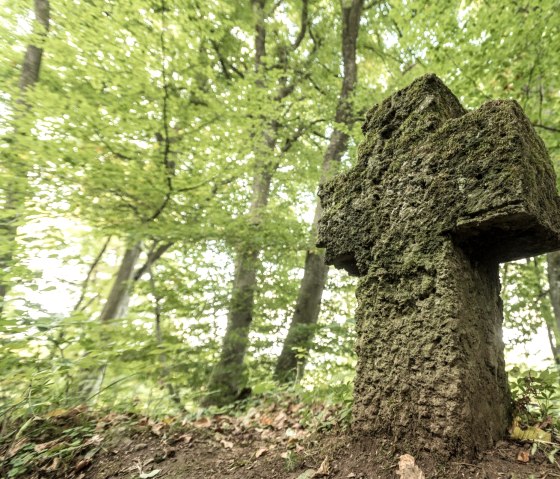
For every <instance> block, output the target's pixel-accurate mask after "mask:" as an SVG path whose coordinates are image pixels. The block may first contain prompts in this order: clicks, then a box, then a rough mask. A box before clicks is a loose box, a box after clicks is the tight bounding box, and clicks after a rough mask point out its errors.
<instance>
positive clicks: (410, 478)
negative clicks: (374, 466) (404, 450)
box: [397, 454, 426, 479]
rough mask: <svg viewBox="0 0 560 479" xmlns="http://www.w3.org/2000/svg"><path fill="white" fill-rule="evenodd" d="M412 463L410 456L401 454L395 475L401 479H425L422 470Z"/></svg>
mask: <svg viewBox="0 0 560 479" xmlns="http://www.w3.org/2000/svg"><path fill="white" fill-rule="evenodd" d="M414 462H415V461H414V457H412V456H411V455H410V454H403V455H402V456H401V457H400V458H399V470H398V471H397V475H398V476H401V479H426V476H425V475H424V473H423V472H422V470H421V469H420V468H419V467H418V466H417V465H416V464H415V463H414Z"/></svg>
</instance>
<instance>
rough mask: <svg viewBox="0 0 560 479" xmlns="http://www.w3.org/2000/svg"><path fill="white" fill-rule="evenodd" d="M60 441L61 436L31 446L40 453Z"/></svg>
mask: <svg viewBox="0 0 560 479" xmlns="http://www.w3.org/2000/svg"><path fill="white" fill-rule="evenodd" d="M61 441H62V438H58V439H53V440H52V441H49V442H44V443H42V444H35V447H34V448H33V450H34V451H35V452H36V453H37V454H40V453H42V452H44V451H46V450H47V449H50V448H51V447H53V446H55V445H57V444H58V443H59V442H61Z"/></svg>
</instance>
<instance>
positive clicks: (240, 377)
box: [202, 0, 276, 406]
mask: <svg viewBox="0 0 560 479" xmlns="http://www.w3.org/2000/svg"><path fill="white" fill-rule="evenodd" d="M264 7H265V0H253V9H254V12H255V15H256V23H255V70H256V71H257V73H258V72H259V70H260V69H261V68H262V65H261V62H262V57H263V56H264V55H265V53H266V25H265V13H264ZM275 129H276V126H275V125H272V131H271V132H265V133H264V134H263V137H264V138H263V140H264V141H263V143H262V150H263V151H262V152H260V153H261V154H260V155H259V156H260V157H261V158H266V157H267V156H268V157H271V156H273V155H274V147H275V145H276V140H275V133H276V131H275ZM257 154H259V153H257ZM273 170H274V166H273V162H271V161H266V162H261V163H260V165H259V166H258V167H257V171H256V174H255V176H254V178H253V186H252V199H251V205H250V210H249V223H250V225H251V226H252V227H254V228H258V227H259V225H260V217H261V212H262V210H263V209H264V208H265V207H266V205H267V204H268V199H269V196H270V185H271V182H272V172H273ZM260 249H261V245H260V244H257V243H255V242H254V241H247V242H246V243H245V244H244V245H243V246H242V248H241V249H240V250H239V251H238V253H237V261H236V264H235V272H234V279H233V285H232V292H231V299H230V305H229V311H228V319H227V329H226V333H225V336H224V339H223V343H222V350H221V353H220V358H219V360H218V363H217V364H216V365H215V366H214V369H213V370H212V374H211V375H210V380H209V383H208V394H207V395H206V397H205V398H204V399H203V401H202V403H203V404H204V405H205V406H209V405H224V404H229V403H231V402H233V401H235V400H236V399H237V398H238V397H239V396H240V394H242V393H243V391H244V388H245V385H246V372H245V367H244V359H245V353H246V352H247V346H248V344H249V331H250V327H251V323H252V321H253V307H254V303H255V289H256V283H257V269H258V257H259V253H260Z"/></svg>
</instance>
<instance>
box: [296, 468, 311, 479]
mask: <svg viewBox="0 0 560 479" xmlns="http://www.w3.org/2000/svg"><path fill="white" fill-rule="evenodd" d="M314 477H315V469H307V471H305V472H304V473H303V474H300V475H299V476H298V477H297V479H313V478H314Z"/></svg>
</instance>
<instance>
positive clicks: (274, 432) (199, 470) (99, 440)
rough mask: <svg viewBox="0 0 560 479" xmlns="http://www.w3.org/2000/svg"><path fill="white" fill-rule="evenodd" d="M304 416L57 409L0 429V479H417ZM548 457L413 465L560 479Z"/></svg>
mask: <svg viewBox="0 0 560 479" xmlns="http://www.w3.org/2000/svg"><path fill="white" fill-rule="evenodd" d="M309 412H310V411H309V410H307V411H305V413H304V412H303V406H302V405H299V404H297V403H292V404H289V405H287V406H283V407H280V406H277V405H274V404H271V405H268V406H267V407H265V408H253V409H250V410H248V411H247V412H245V413H244V414H243V415H241V416H229V415H214V416H211V417H201V418H198V419H193V420H181V419H178V418H168V419H165V420H161V421H154V420H151V419H149V418H146V417H139V416H135V415H129V414H117V413H110V414H105V415H99V414H96V413H91V412H88V411H87V410H85V408H74V409H70V410H57V411H53V412H51V413H49V414H48V415H46V416H44V417H40V418H34V419H33V420H32V421H31V422H29V421H28V422H27V423H25V424H21V425H19V427H18V428H17V429H13V430H12V432H9V433H6V430H4V432H3V436H2V438H1V439H0V477H2V478H33V479H39V478H49V479H50V478H53V479H59V478H65V479H125V478H126V479H149V478H156V479H160V478H161V479H163V478H166V479H212V478H216V479H218V478H231V479H253V478H254V479H257V478H267V479H310V478H318V477H323V478H333V479H334V478H341V479H342V478H348V479H350V478H356V479H360V478H361V479H366V478H367V479H374V478H379V479H385V478H387V479H389V478H391V479H395V478H399V477H401V479H405V478H406V479H422V476H421V475H418V474H417V475H412V476H405V475H402V476H399V475H398V474H397V472H398V471H399V467H398V465H399V456H398V454H396V453H395V452H394V451H392V450H391V448H390V447H389V446H388V445H387V444H386V443H385V442H384V441H382V440H378V439H375V438H357V437H352V436H351V435H350V434H348V433H346V432H345V431H344V430H343V429H342V428H341V427H340V426H337V425H336V424H335V421H333V420H331V419H332V416H329V414H330V413H329V411H328V410H326V409H325V408H322V409H318V410H317V411H315V412H314V411H313V410H312V411H311V416H310V414H309ZM329 417H331V419H329ZM317 418H320V420H318V421H314V419H317ZM326 428H330V430H329V431H327V430H325V429H326ZM559 448H560V446H559ZM531 449H534V451H532V450H531ZM551 452H554V449H553V446H552V445H542V446H539V447H538V448H537V447H532V445H531V444H530V443H526V444H523V443H518V442H509V441H503V442H501V443H499V444H497V445H496V447H495V448H494V449H493V450H491V451H488V452H487V453H485V454H484V455H483V456H482V457H481V458H480V459H479V460H477V461H475V462H459V461H457V462H451V463H448V464H438V463H437V462H435V461H433V460H431V458H430V457H424V458H419V459H418V461H417V465H418V466H419V467H420V469H421V470H422V471H423V473H424V474H425V478H426V479H432V478H442V479H443V478H445V479H459V478H481V479H482V478H486V479H498V478H499V479H525V478H527V479H529V478H535V479H552V478H557V477H558V478H560V466H559V465H558V463H557V462H556V459H555V457H554V455H552V454H550V453H551ZM546 453H549V454H548V455H549V456H550V458H551V459H552V461H554V462H551V460H550V459H549V458H547V454H546Z"/></svg>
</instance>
